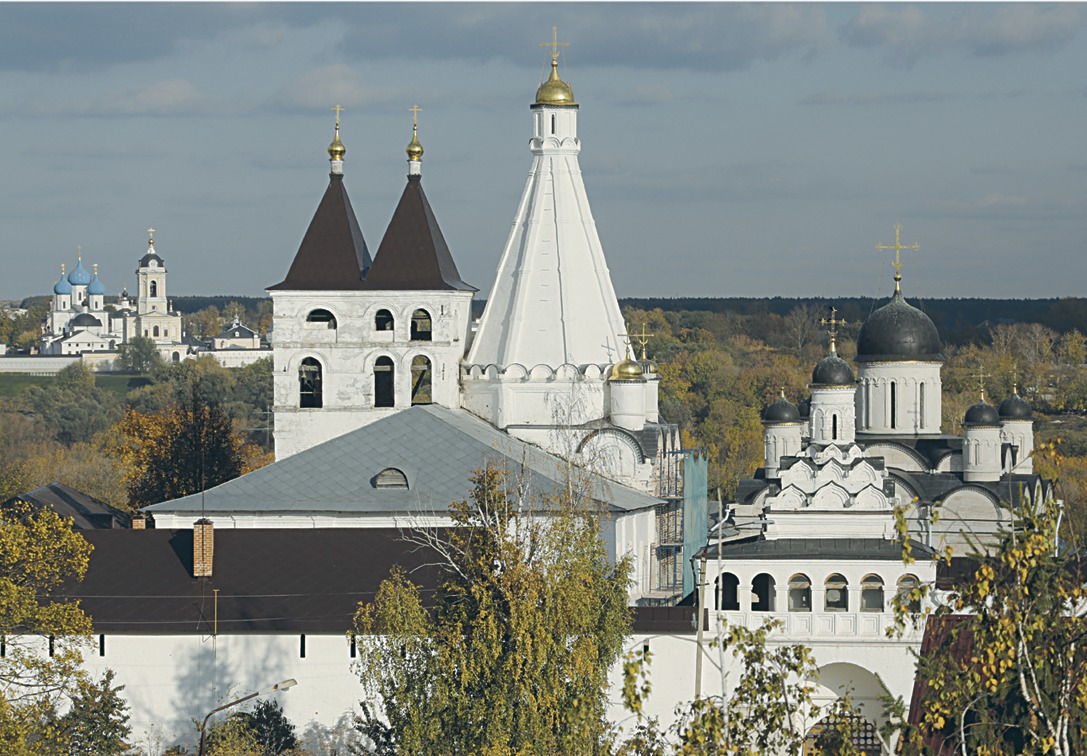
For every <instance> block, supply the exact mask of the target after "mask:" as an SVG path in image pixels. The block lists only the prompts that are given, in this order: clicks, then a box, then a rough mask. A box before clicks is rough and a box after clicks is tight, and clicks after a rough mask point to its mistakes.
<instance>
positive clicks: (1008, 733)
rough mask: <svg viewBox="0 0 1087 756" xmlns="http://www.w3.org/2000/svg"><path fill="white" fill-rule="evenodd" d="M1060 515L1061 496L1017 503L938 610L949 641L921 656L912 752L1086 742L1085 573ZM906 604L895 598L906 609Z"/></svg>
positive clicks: (1051, 749)
mask: <svg viewBox="0 0 1087 756" xmlns="http://www.w3.org/2000/svg"><path fill="white" fill-rule="evenodd" d="M1039 452H1040V453H1041V455H1042V456H1051V455H1053V450H1052V449H1049V448H1040V449H1039ZM1058 514H1059V508H1058V505H1057V504H1056V503H1055V502H1053V501H1046V502H1041V503H1039V504H1038V505H1037V506H1036V507H1030V508H1024V509H1020V510H1018V511H1017V512H1016V521H1015V524H1014V526H1013V527H1012V528H1010V529H1008V530H1006V531H1003V532H1001V533H1000V534H999V536H998V538H997V541H996V543H994V544H990V545H989V546H988V548H982V546H981V545H980V544H979V545H978V546H977V547H976V549H975V551H974V553H973V554H972V555H971V564H972V568H971V569H970V571H969V572H968V573H967V574H966V575H964V576H963V577H962V578H961V579H960V580H958V581H956V583H955V585H954V586H953V588H952V590H951V591H950V592H949V594H948V595H947V597H946V599H945V601H944V603H942V604H941V606H940V607H939V608H938V609H937V610H936V611H935V612H934V613H933V615H932V616H931V617H930V618H929V620H928V621H929V623H930V624H932V626H933V627H934V628H935V631H936V632H940V633H941V635H942V638H941V642H940V643H938V644H934V647H933V649H932V651H931V653H930V654H929V655H926V656H924V657H921V658H919V659H918V662H917V679H918V681H919V682H920V684H921V686H922V688H921V690H922V693H921V695H920V699H919V704H920V707H921V709H920V710H921V723H920V726H919V727H916V728H914V727H905V728H904V732H903V742H904V744H905V751H904V752H906V753H925V752H927V751H926V749H927V748H931V747H938V746H939V744H942V747H944V748H954V750H956V751H958V750H960V749H962V751H963V752H964V753H967V752H968V753H977V754H988V755H989V756H997V755H1003V754H1021V753H1039V754H1042V753H1052V754H1057V755H1058V756H1068V755H1070V754H1076V753H1083V752H1084V750H1085V748H1087V649H1085V648H1084V642H1083V641H1084V638H1085V637H1087V588H1085V586H1084V575H1085V570H1084V564H1083V562H1082V557H1081V556H1080V555H1079V553H1078V552H1077V551H1076V550H1075V549H1073V548H1070V547H1069V546H1068V545H1067V544H1065V546H1064V547H1063V548H1061V547H1059V545H1058V542H1057V538H1056V536H1057V521H1058ZM900 529H901V526H900ZM906 556H907V560H908V559H909V558H910V557H909V552H908V550H907V555H906ZM949 556H950V555H949V554H945V555H944V558H947V557H949ZM930 589H931V586H922V587H921V589H919V590H920V591H921V592H927V591H928V590H930ZM910 598H913V597H910ZM904 603H905V597H898V598H896V600H895V602H894V605H895V609H896V612H897V613H898V614H899V615H900V616H901V615H902V614H903V613H904V612H905V611H906V609H905V607H904V606H903V604H904ZM952 615H953V616H952ZM900 622H901V620H900ZM930 632H931V630H930Z"/></svg>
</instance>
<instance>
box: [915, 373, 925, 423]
mask: <svg viewBox="0 0 1087 756" xmlns="http://www.w3.org/2000/svg"><path fill="white" fill-rule="evenodd" d="M918 392H919V393H918V402H917V405H918V406H917V409H918V412H919V413H920V418H919V424H920V426H921V427H922V428H924V427H925V384H924V383H922V384H921V385H920V386H918Z"/></svg>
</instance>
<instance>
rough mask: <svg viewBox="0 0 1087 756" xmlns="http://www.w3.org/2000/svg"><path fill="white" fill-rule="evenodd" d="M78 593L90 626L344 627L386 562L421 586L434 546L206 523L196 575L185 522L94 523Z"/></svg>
mask: <svg viewBox="0 0 1087 756" xmlns="http://www.w3.org/2000/svg"><path fill="white" fill-rule="evenodd" d="M83 535H84V536H85V537H86V539H87V540H88V541H89V542H90V543H91V545H93V546H94V551H93V552H92V553H91V558H90V566H89V567H88V569H87V574H86V577H85V578H84V580H83V582H82V583H81V584H79V585H76V586H74V587H71V588H69V589H68V591H67V595H68V596H70V597H72V598H78V599H80V605H81V606H82V607H83V609H84V610H85V611H86V612H87V614H88V615H90V617H91V620H92V622H93V625H94V631H95V632H97V633H127V634H148V635H183V634H195V633H200V634H211V632H212V631H213V627H212V625H213V621H214V616H215V589H218V591H219V595H218V631H219V632H220V633H223V634H243V633H278V632H291V633H346V632H347V631H348V629H349V628H350V627H351V619H352V617H353V616H354V614H355V610H356V608H357V606H358V603H359V601H362V600H369V599H372V598H373V596H374V595H375V593H376V591H377V588H378V586H379V585H380V583H381V581H382V580H384V579H385V578H386V577H388V576H389V573H390V570H391V569H392V567H393V566H394V565H400V566H401V567H403V568H404V570H405V571H408V572H409V577H410V578H411V579H412V581H413V582H415V583H416V584H417V585H420V586H421V587H422V589H423V591H424V594H423V598H424V601H427V600H428V599H429V598H430V596H431V594H432V592H433V589H434V587H435V586H436V585H437V582H438V573H437V569H436V568H435V567H423V565H426V564H428V563H432V562H434V561H435V560H434V555H433V553H432V552H429V551H426V550H420V549H418V548H416V547H415V546H414V545H413V544H410V543H406V542H404V541H403V540H402V534H401V532H400V531H399V530H396V529H393V528H388V529H384V528H328V529H320V528H318V529H301V528H299V529H248V528H239V529H233V528H221V529H216V530H215V532H214V538H215V541H214V558H213V574H212V577H210V578H194V577H193V576H192V567H193V564H192V563H193V532H192V530H156V529H150V530H93V531H86V532H85V533H84V534H83Z"/></svg>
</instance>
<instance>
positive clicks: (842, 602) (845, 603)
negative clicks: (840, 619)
mask: <svg viewBox="0 0 1087 756" xmlns="http://www.w3.org/2000/svg"><path fill="white" fill-rule="evenodd" d="M824 585H825V586H826V589H827V600H826V607H825V609H826V611H828V612H847V611H849V587H848V586H849V583H847V582H846V579H845V578H844V577H842V576H841V575H839V574H838V573H834V574H833V575H831V576H830V577H828V578H827V581H826V583H825V584H824Z"/></svg>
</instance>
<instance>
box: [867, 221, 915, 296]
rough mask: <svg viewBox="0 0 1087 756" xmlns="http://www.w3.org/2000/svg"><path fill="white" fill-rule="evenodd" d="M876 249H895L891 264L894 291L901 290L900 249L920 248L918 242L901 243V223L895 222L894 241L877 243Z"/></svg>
mask: <svg viewBox="0 0 1087 756" xmlns="http://www.w3.org/2000/svg"><path fill="white" fill-rule="evenodd" d="M876 249H880V250H883V249H893V250H894V251H895V259H894V262H892V263H891V264H892V265H894V266H895V291H901V290H902V256H901V254H900V253H901V251H902V250H904V249H921V245H920V244H903V243H902V224H901V223H896V224H895V243H894V244H893V245H892V244H877V245H876Z"/></svg>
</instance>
